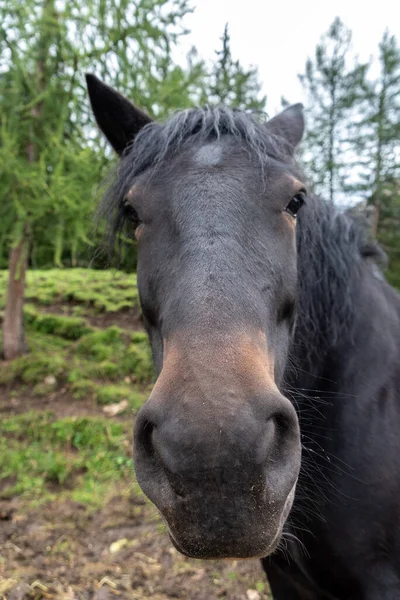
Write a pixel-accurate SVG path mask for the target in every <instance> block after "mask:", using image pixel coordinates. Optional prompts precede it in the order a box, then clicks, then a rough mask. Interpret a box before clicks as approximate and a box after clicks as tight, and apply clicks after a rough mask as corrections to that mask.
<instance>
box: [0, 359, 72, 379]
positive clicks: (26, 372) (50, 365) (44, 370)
mask: <svg viewBox="0 0 400 600" xmlns="http://www.w3.org/2000/svg"><path fill="white" fill-rule="evenodd" d="M66 369H67V362H66V360H65V358H64V357H63V356H60V355H59V354H48V353H42V352H37V353H35V354H26V355H24V356H21V357H20V358H17V359H15V360H14V361H12V363H0V384H1V383H2V384H6V383H11V382H13V381H15V380H17V379H21V380H22V381H23V382H24V383H32V384H35V383H39V382H42V381H43V380H44V379H45V377H47V376H48V375H54V377H56V379H58V378H62V376H63V374H65V371H66Z"/></svg>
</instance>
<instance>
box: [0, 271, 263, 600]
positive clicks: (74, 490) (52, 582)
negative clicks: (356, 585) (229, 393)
mask: <svg viewBox="0 0 400 600" xmlns="http://www.w3.org/2000/svg"><path fill="white" fill-rule="evenodd" d="M5 279H6V275H5V273H4V272H0V294H1V293H2V294H3V296H1V295H0V310H1V303H2V301H3V302H4V285H5ZM135 283H136V282H135V278H134V276H127V275H121V274H115V273H109V272H87V271H83V270H79V269H75V270H71V271H68V270H63V271H60V270H53V271H42V272H33V273H30V275H29V278H28V294H27V295H28V302H29V304H28V305H27V308H26V314H25V316H26V326H27V338H28V343H29V347H30V354H28V355H27V356H25V357H23V358H22V359H18V361H16V362H14V363H13V364H10V363H8V364H7V363H5V362H0V598H5V599H7V600H23V599H36V600H39V599H45V598H50V599H51V598H54V599H55V600H62V599H65V600H78V599H89V598H90V599H93V600H107V599H108V598H114V597H119V598H121V599H125V598H127V599H128V598H132V599H137V598H139V599H140V598H143V599H145V598H152V599H153V600H172V599H176V598H182V599H187V600H213V599H217V598H229V599H230V600H264V599H266V598H268V597H269V596H268V586H267V582H266V579H265V577H264V575H263V573H262V570H261V567H260V563H259V561H257V560H254V561H198V560H190V559H187V558H185V557H183V556H182V555H180V554H179V553H178V552H177V551H176V550H175V549H174V548H173V547H172V545H171V543H170V541H169V539H168V535H167V532H166V529H165V527H164V525H163V523H162V522H161V519H160V517H159V515H158V513H157V511H156V509H155V508H154V507H153V505H151V504H150V503H149V502H148V501H147V500H146V499H145V497H144V496H143V494H142V493H141V491H140V489H139V487H138V485H137V484H136V482H135V479H134V473H133V467H132V460H131V456H132V430H133V421H134V418H135V413H136V412H137V410H138V408H139V407H140V405H141V403H142V402H143V401H144V400H145V398H146V396H147V395H148V393H149V391H150V389H151V383H152V380H153V374H152V369H151V360H150V355H149V352H148V346H147V342H146V339H145V337H144V334H143V332H142V328H141V323H140V314H139V309H138V300H137V291H136V285H135Z"/></svg>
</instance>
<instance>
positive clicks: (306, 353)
mask: <svg viewBox="0 0 400 600" xmlns="http://www.w3.org/2000/svg"><path fill="white" fill-rule="evenodd" d="M297 253H298V261H297V262H298V282H299V284H298V285H299V299H298V302H299V306H298V319H297V325H296V330H295V336H294V343H293V349H292V354H294V355H295V357H301V360H302V362H303V364H305V365H307V366H308V367H309V366H310V365H311V364H312V363H315V361H316V359H318V362H319V361H320V360H321V358H322V357H323V356H324V354H325V353H326V352H327V351H328V350H329V349H332V348H334V347H335V346H337V344H338V342H339V341H340V340H341V339H343V338H344V337H345V339H346V340H349V343H351V332H352V330H353V327H352V325H353V323H354V316H355V311H356V310H357V305H356V302H355V298H354V294H353V293H352V292H353V291H354V289H356V287H357V286H358V285H359V281H360V275H361V273H362V272H363V270H365V269H370V270H372V271H374V272H375V273H376V272H377V271H379V273H380V277H381V278H383V275H382V274H381V269H382V268H384V267H385V266H386V262H387V259H386V254H385V253H384V252H383V250H382V249H381V248H380V247H379V245H378V244H377V243H376V242H375V241H374V240H373V238H372V236H371V235H370V232H369V230H368V227H367V226H366V224H365V223H364V222H363V221H362V220H361V219H359V218H357V219H355V218H354V217H353V216H352V215H351V214H347V213H346V212H343V211H340V210H339V209H338V208H337V207H336V206H334V205H333V204H332V203H330V202H326V201H324V200H323V199H321V198H319V197H317V196H311V197H309V198H308V199H307V206H306V208H305V209H304V210H303V211H301V212H300V214H299V217H298V225H297Z"/></svg>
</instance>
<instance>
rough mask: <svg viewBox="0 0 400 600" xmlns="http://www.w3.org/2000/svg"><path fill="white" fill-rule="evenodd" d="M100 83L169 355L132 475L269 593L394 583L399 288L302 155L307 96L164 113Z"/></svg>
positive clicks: (187, 530)
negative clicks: (255, 109)
mask: <svg viewBox="0 0 400 600" xmlns="http://www.w3.org/2000/svg"><path fill="white" fill-rule="evenodd" d="M87 86H88V92H89V97H90V101H91V105H92V109H93V112H94V115H95V118H96V121H97V123H98V126H99V127H100V129H101V130H102V132H103V133H104V134H105V136H106V138H107V139H108V141H109V142H110V144H111V146H112V147H113V148H114V150H115V151H116V153H117V154H118V156H119V160H118V166H117V169H116V172H115V174H114V177H113V179H112V182H111V184H110V185H109V187H108V189H107V191H106V192H105V196H104V199H103V208H102V211H103V216H104V217H105V219H106V222H107V223H108V225H109V228H110V240H111V242H110V243H111V244H112V245H113V244H114V243H115V241H116V239H118V236H119V234H120V233H121V232H125V235H131V236H134V237H135V238H136V240H137V246H138V265H137V282H138V289H139V295H140V303H141V309H142V314H143V320H144V324H145V327H146V330H147V332H148V335H149V340H150V344H151V348H152V353H153V358H154V364H155V368H156V371H157V380H156V383H155V385H154V388H153V390H152V393H151V395H150V397H149V399H148V400H147V401H146V403H145V404H144V405H143V407H142V408H141V409H140V411H139V413H138V415H137V419H136V424H135V436H134V461H135V471H136V477H137V480H138V482H139V484H140V486H141V488H142V490H143V491H144V493H145V494H146V495H147V496H148V498H149V499H150V500H151V501H152V502H153V503H154V504H155V505H156V506H157V508H158V510H159V511H160V513H161V515H162V517H163V519H164V521H165V523H166V524H167V528H168V532H169V535H170V538H171V541H172V543H173V545H174V546H175V547H176V548H177V549H178V550H179V551H180V552H181V553H183V554H184V555H186V556H189V557H194V558H203V559H204V558H205V559H215V558H236V559H244V558H260V559H261V561H262V565H263V567H264V570H265V572H266V574H267V577H268V579H269V584H270V587H271V590H272V594H273V597H274V598H275V599H276V600H350V599H351V600H377V599H378V598H379V599H380V600H396V599H400V502H399V494H400V435H399V431H400V398H399V390H400V365H399V360H398V355H399V348H400V298H399V296H398V294H397V293H396V292H395V290H394V289H393V288H392V287H390V285H389V284H388V283H387V282H386V280H385V278H384V276H383V274H382V272H381V269H380V267H379V262H380V259H381V256H382V253H381V251H380V250H379V248H378V246H377V245H376V244H375V243H374V242H373V241H372V240H371V239H369V237H368V235H367V233H366V230H365V228H363V227H360V226H359V225H358V224H357V223H356V222H355V220H354V219H352V218H351V217H349V216H348V215H346V214H345V213H344V212H343V211H342V212H341V211H339V210H338V209H337V208H335V207H334V206H332V205H331V204H330V203H327V202H324V201H323V200H322V199H321V198H319V197H318V196H317V195H315V194H313V193H312V191H311V189H310V186H309V185H308V182H307V181H306V178H305V176H304V175H303V173H302V171H301V169H300V167H299V166H298V164H297V161H296V148H297V147H298V145H299V144H300V141H301V139H302V136H303V131H304V118H303V107H302V105H301V104H296V105H293V106H290V107H289V108H287V109H285V110H284V111H283V112H281V113H280V114H278V115H277V116H275V117H273V118H272V119H270V120H263V119H262V118H260V117H259V116H257V115H250V114H247V113H245V112H242V111H236V110H229V109H228V108H224V107H215V108H204V109H200V108H191V109H188V110H182V111H178V112H177V113H176V114H174V115H173V116H171V118H169V119H168V120H167V121H166V122H165V123H164V124H160V123H157V122H155V121H153V120H152V119H151V118H150V117H149V116H148V115H147V114H146V113H144V112H142V111H141V110H139V109H138V108H136V107H135V106H134V105H133V104H131V102H130V101H129V100H127V99H126V98H125V97H124V96H122V95H120V94H119V93H118V92H117V91H115V90H113V89H112V88H110V87H108V86H107V85H106V84H104V83H103V82H101V81H100V80H98V79H97V78H96V77H95V76H94V75H87Z"/></svg>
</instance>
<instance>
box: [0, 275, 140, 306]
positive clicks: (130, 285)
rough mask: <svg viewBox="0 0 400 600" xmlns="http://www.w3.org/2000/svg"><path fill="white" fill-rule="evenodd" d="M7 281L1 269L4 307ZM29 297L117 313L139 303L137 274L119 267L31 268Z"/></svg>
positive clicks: (42, 302)
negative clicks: (126, 271)
mask: <svg viewBox="0 0 400 600" xmlns="http://www.w3.org/2000/svg"><path fill="white" fill-rule="evenodd" d="M6 281H7V271H0V308H2V307H4V293H1V292H2V291H3V290H4V289H5V287H6ZM26 298H27V300H28V301H30V302H34V303H35V304H38V305H42V306H46V305H55V304H61V305H67V304H71V303H73V304H74V305H78V308H80V307H82V308H85V309H88V308H89V309H91V311H93V312H97V313H101V312H108V313H115V312H118V311H120V310H123V309H132V308H138V307H139V296H138V292H137V287H136V275H133V274H129V275H128V274H126V273H120V272H118V271H95V270H90V269H49V270H47V271H28V273H27V291H26ZM78 313H79V311H78ZM81 314H82V312H81ZM77 316H79V315H77Z"/></svg>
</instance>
